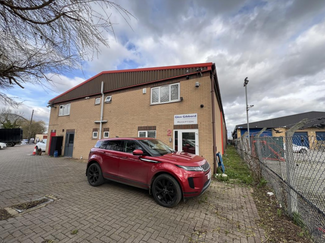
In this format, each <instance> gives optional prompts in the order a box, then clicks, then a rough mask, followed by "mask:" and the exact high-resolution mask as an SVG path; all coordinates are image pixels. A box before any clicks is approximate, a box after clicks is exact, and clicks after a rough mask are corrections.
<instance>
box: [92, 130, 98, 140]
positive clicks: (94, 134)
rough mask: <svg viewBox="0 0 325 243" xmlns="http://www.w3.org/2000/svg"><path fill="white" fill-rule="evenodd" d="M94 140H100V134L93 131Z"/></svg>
mask: <svg viewBox="0 0 325 243" xmlns="http://www.w3.org/2000/svg"><path fill="white" fill-rule="evenodd" d="M93 138H94V139H97V138H98V132H97V131H93Z"/></svg>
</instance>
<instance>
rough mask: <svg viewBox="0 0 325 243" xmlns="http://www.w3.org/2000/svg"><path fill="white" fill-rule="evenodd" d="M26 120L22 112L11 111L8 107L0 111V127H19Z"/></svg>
mask: <svg viewBox="0 0 325 243" xmlns="http://www.w3.org/2000/svg"><path fill="white" fill-rule="evenodd" d="M25 121H27V119H26V118H24V117H23V116H22V113H19V114H18V113H15V112H12V111H11V110H10V109H6V108H3V109H2V110H1V111H0V128H19V127H21V126H22V124H23V123H24V122H25Z"/></svg>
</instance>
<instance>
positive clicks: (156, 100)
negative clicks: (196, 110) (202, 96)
mask: <svg viewBox="0 0 325 243" xmlns="http://www.w3.org/2000/svg"><path fill="white" fill-rule="evenodd" d="M179 87H180V85H179V83H177V84H169V85H164V86H160V87H154V88H152V89H151V104H163V103H169V102H175V101H179V100H180V88H179Z"/></svg>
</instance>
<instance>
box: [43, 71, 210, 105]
mask: <svg viewBox="0 0 325 243" xmlns="http://www.w3.org/2000/svg"><path fill="white" fill-rule="evenodd" d="M206 72H210V70H203V71H202V73H206ZM194 74H197V73H187V74H184V75H181V76H174V77H169V78H166V79H160V80H155V81H152V82H147V83H143V84H137V85H132V86H128V87H124V88H120V89H113V90H110V91H108V92H105V93H104V94H107V93H111V92H115V91H120V90H124V89H130V88H134V87H138V86H143V85H148V84H153V83H159V82H163V81H167V80H170V79H175V78H182V77H186V76H189V75H194ZM97 95H100V93H96V94H91V95H89V97H93V96H97ZM85 97H87V96H79V97H77V98H73V99H68V100H63V101H60V102H58V103H56V104H59V103H65V102H68V101H72V100H79V99H81V98H85ZM49 102H50V101H49Z"/></svg>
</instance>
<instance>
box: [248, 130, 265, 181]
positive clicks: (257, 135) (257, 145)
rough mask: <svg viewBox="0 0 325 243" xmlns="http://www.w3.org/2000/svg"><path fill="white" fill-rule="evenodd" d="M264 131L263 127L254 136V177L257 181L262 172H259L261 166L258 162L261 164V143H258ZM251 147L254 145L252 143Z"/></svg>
mask: <svg viewBox="0 0 325 243" xmlns="http://www.w3.org/2000/svg"><path fill="white" fill-rule="evenodd" d="M265 130H266V127H264V128H263V129H262V130H261V131H259V133H257V134H256V135H255V146H256V149H255V151H256V157H257V164H256V177H257V179H258V180H260V179H261V176H262V171H261V166H260V162H262V159H261V158H262V151H261V143H260V136H261V135H262V133H263V132H264V131H265ZM252 146H254V143H252ZM252 150H253V149H252V147H251V151H252Z"/></svg>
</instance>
